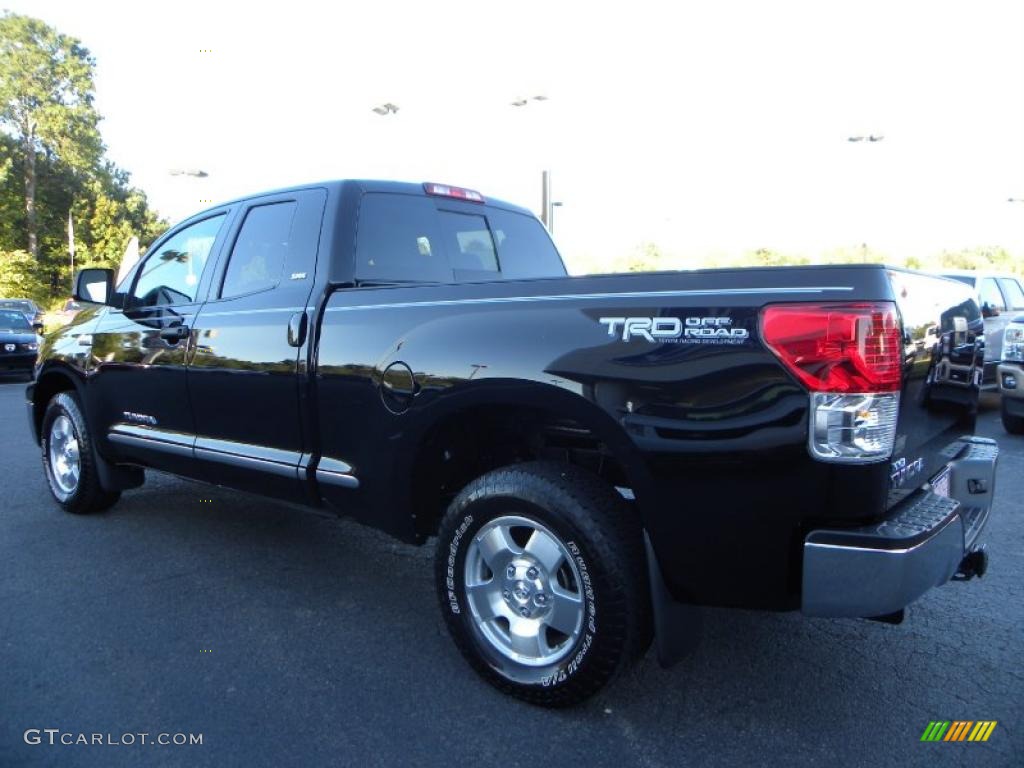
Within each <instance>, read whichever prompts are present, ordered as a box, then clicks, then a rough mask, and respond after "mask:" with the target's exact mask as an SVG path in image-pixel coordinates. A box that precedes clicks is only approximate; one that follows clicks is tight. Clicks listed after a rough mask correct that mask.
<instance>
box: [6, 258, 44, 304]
mask: <svg viewBox="0 0 1024 768" xmlns="http://www.w3.org/2000/svg"><path fill="white" fill-rule="evenodd" d="M39 271H40V269H39V263H38V262H37V261H36V260H35V259H33V258H32V256H30V255H29V254H27V253H25V251H0V296H9V297H12V298H19V299H34V300H35V301H37V302H40V303H44V302H45V301H46V299H47V298H48V296H47V291H46V290H45V284H44V282H43V280H41V279H40V275H39Z"/></svg>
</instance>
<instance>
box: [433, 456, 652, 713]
mask: <svg viewBox="0 0 1024 768" xmlns="http://www.w3.org/2000/svg"><path fill="white" fill-rule="evenodd" d="M437 586H438V593H439V597H440V600H441V609H442V611H443V612H444V616H445V620H446V622H447V624H448V629H449V631H450V632H451V635H452V637H453V639H454V640H455V642H456V644H457V645H458V646H459V648H460V650H461V651H462V653H463V655H464V656H465V657H466V658H467V659H468V660H469V662H470V664H472V665H473V667H474V668H476V670H477V671H478V672H479V673H480V674H481V675H482V676H483V677H484V678H485V679H487V680H488V681H489V682H490V683H492V684H493V685H495V686H496V687H497V688H499V689H500V690H502V691H505V692H506V693H511V694H513V695H515V696H518V697H519V698H522V699H525V700H527V701H530V702H532V703H535V704H541V705H544V706H567V705H571V704H575V703H578V702H580V701H582V700H584V699H586V698H587V697H589V696H591V695H592V694H593V693H595V692H596V691H597V690H598V689H600V688H601V687H602V686H604V685H605V684H606V683H607V682H608V681H609V680H610V679H611V678H612V677H613V676H614V675H615V674H616V672H618V671H619V670H620V669H622V668H623V667H624V666H625V664H626V663H627V662H629V661H631V660H633V659H634V658H636V657H638V656H639V655H640V654H641V653H642V652H643V651H644V650H645V649H646V647H647V645H648V644H649V643H650V618H649V616H650V598H649V595H648V586H647V581H646V578H645V569H644V561H643V548H642V536H641V530H640V526H639V524H638V522H637V521H636V520H635V518H634V517H633V516H632V515H631V510H629V509H627V508H626V507H625V505H624V503H623V501H622V499H621V498H620V497H619V496H618V494H617V493H616V492H615V491H614V489H612V488H611V487H609V486H608V485H606V484H605V483H603V482H601V481H600V480H599V479H598V478H597V477H595V476H593V475H591V474H589V473H587V472H585V471H583V470H580V469H578V468H576V467H573V466H570V465H560V464H554V463H545V462H532V463H527V464H519V465H515V466H511V467H506V468H504V469H499V470H495V471H494V472H490V473H488V474H486V475H484V476H483V477H480V478H478V479H477V480H475V481H473V482H472V483H470V484H469V485H468V486H467V487H466V488H465V489H463V491H462V492H461V493H460V494H459V495H458V496H457V497H456V499H455V500H454V501H453V502H452V504H451V506H450V507H449V509H448V512H447V514H446V515H445V518H444V520H443V521H442V523H441V530H440V533H439V539H438V551H437Z"/></svg>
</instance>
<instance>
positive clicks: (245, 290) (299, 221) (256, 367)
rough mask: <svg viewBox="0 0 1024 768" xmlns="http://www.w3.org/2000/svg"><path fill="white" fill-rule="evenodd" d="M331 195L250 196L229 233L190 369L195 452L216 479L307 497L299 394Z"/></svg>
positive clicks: (206, 474) (270, 492)
mask: <svg viewBox="0 0 1024 768" xmlns="http://www.w3.org/2000/svg"><path fill="white" fill-rule="evenodd" d="M325 200H326V192H325V191H324V190H321V189H313V190H303V191H299V192H290V193H287V194H282V195H276V196H268V197H263V198H257V199H252V200H248V201H246V203H245V204H244V206H243V207H242V209H241V210H240V211H239V215H238V217H237V219H236V222H235V225H234V226H233V227H232V231H231V232H230V233H229V235H228V238H227V243H226V245H225V248H224V249H223V253H222V257H221V259H220V260H219V262H218V264H217V267H216V270H215V273H214V276H213V281H212V285H211V289H210V297H209V300H208V301H207V303H206V304H205V306H204V307H203V309H202V311H201V312H200V313H199V316H198V317H197V318H196V320H195V322H194V324H193V328H194V332H195V340H196V341H195V347H194V351H193V353H192V356H191V359H190V361H189V369H188V386H189V392H190V395H191V399H192V404H193V411H194V413H195V419H196V434H197V437H196V445H195V453H196V458H197V460H198V461H199V462H200V463H201V465H202V469H201V472H202V476H203V477H204V479H207V480H209V481H211V482H215V483H218V484H221V485H228V486H237V487H244V488H246V489H249V490H254V491H258V492H260V493H264V494H268V495H274V496H278V497H281V498H286V499H297V500H301V499H302V497H303V491H302V484H301V483H300V481H299V466H300V464H301V463H302V462H303V456H304V454H305V453H308V452H309V447H308V438H307V436H306V435H304V434H303V429H302V418H301V416H302V413H301V403H300V399H301V397H302V395H303V393H304V391H305V387H304V384H305V380H306V371H307V363H308V351H309V337H310V335H311V334H310V332H309V330H310V325H311V324H310V320H311V317H310V314H309V313H310V312H311V310H309V309H308V304H309V301H310V296H311V293H312V289H313V284H314V277H315V268H316V258H317V248H318V245H319V239H320V224H321V220H322V218H323V212H324V203H325Z"/></svg>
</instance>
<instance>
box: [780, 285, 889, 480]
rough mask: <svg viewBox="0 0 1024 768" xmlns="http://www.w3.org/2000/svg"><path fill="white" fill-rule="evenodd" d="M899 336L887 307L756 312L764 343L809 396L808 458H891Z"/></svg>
mask: <svg viewBox="0 0 1024 768" xmlns="http://www.w3.org/2000/svg"><path fill="white" fill-rule="evenodd" d="M900 336H901V334H900V324H899V318H898V316H897V314H896V306H895V305H894V304H893V303H892V302H870V303H854V304H784V305H774V306H770V307H767V308H765V310H764V311H763V312H762V314H761V337H762V338H763V339H764V341H765V344H766V345H767V346H768V348H769V349H770V350H771V351H772V352H773V353H774V354H775V356H776V357H778V358H779V360H780V361H781V362H782V364H783V365H785V366H786V369H787V370H789V371H790V372H791V373H792V374H793V375H794V376H795V377H796V378H797V379H798V380H799V381H800V382H801V383H802V384H803V385H804V386H806V387H807V389H808V390H810V393H811V403H810V405H811V412H810V426H809V430H808V447H809V449H810V452H811V455H812V456H814V457H815V458H817V459H821V460H823V461H838V462H849V463H864V462H871V461H882V460H884V459H886V458H888V457H889V456H891V455H892V449H893V442H894V440H895V437H896V420H897V417H898V414H899V389H900V381H901V364H902V361H901V349H902V348H901V343H900Z"/></svg>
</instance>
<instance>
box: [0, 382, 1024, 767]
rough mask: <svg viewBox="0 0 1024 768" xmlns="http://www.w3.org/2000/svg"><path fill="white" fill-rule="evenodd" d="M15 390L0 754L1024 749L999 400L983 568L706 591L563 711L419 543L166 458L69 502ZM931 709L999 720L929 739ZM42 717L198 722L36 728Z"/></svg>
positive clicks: (1013, 465)
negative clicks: (987, 728)
mask: <svg viewBox="0 0 1024 768" xmlns="http://www.w3.org/2000/svg"><path fill="white" fill-rule="evenodd" d="M23 394H24V384H23V383H20V382H17V383H4V382H0V468H2V469H0V477H2V481H0V508H2V515H0V563H2V568H0V649H2V657H0V658H2V662H3V663H2V664H0V766H5V767H9V766H36V765H61V766H69V765H81V766H122V765H124V766H134V765H187V766H206V765H210V766H227V765H253V766H257V765H281V766H284V765H297V766H317V765H328V764H330V765H359V766H375V765H398V764H416V765H421V766H422V765H472V764H487V765H501V766H503V767H508V766H519V765H522V766H534V767H535V766H539V765H545V764H553V763H554V764H558V763H561V762H563V761H565V762H572V763H575V764H578V765H587V766H601V765H614V766H618V767H620V768H621V766H625V765H643V766H685V765H743V766H747V765H763V764H774V763H778V764H785V765H820V764H822V763H823V762H824V761H829V762H832V763H835V764H839V765H858V766H859V765H929V766H931V765H936V764H939V765H945V764H949V765H972V766H988V765H1003V766H1005V765H1022V764H1024V734H1022V728H1024V578H1022V576H1024V438H1020V437H1015V438H1013V437H1010V436H1009V435H1006V434H1005V433H1004V432H1003V430H1002V426H1001V425H1000V423H999V419H998V413H997V412H996V411H993V410H991V408H989V409H988V410H986V411H985V413H984V414H983V416H982V418H981V425H980V429H979V433H980V434H983V435H986V436H990V437H996V438H997V439H998V440H999V442H1000V445H1001V447H1002V454H1001V458H1000V467H999V478H998V490H997V502H996V508H995V510H994V513H993V517H992V520H991V522H990V524H989V528H988V531H987V540H988V543H989V550H990V552H991V570H990V572H989V574H988V575H987V576H986V577H985V578H984V579H983V580H981V581H973V582H970V583H968V584H951V585H948V586H946V587H944V588H942V589H939V590H935V591H933V592H931V593H930V594H928V595H927V596H926V597H925V598H924V599H922V600H921V601H920V602H919V603H918V604H916V605H915V606H913V607H912V609H911V610H910V611H909V613H908V619H907V621H906V622H905V623H904V624H903V625H902V626H898V627H894V626H889V625H884V624H879V623H873V622H867V621H845V620H844V621H831V620H810V619H804V618H802V617H800V616H799V615H765V614H759V613H746V612H725V611H723V612H709V613H708V614H707V616H706V620H705V627H704V634H703V639H702V642H701V644H700V646H699V648H698V649H697V651H696V652H695V653H694V654H693V655H691V656H690V657H689V658H687V659H685V660H684V661H682V662H681V663H680V664H678V665H677V666H675V667H674V668H672V669H670V670H663V669H661V668H660V667H659V666H658V664H657V661H656V660H655V658H654V655H653V652H652V653H651V654H648V656H647V658H646V659H645V660H644V662H643V663H642V664H641V665H640V666H639V667H638V668H637V669H635V670H634V671H633V672H631V673H630V674H628V675H626V676H625V677H623V678H621V679H620V680H619V681H618V682H617V683H616V684H615V685H613V686H612V687H610V688H609V689H607V690H606V691H605V692H603V693H602V694H601V695H600V696H599V697H597V698H596V699H595V700H592V701H591V702H589V703H588V704H587V705H585V706H583V707H581V708H578V709H575V710H570V711H558V712H551V711H545V710H541V709H537V708H534V707H531V706H529V705H526V704H522V703H519V702H517V701H515V700H512V699H509V698H506V697H504V696H502V695H500V694H498V693H497V692H495V691H494V690H492V689H491V688H490V687H489V686H488V685H486V684H485V683H483V682H482V681H480V680H479V679H478V678H477V677H476V675H475V674H474V673H473V672H472V671H471V670H470V668H469V667H468V666H467V665H466V664H465V663H464V662H463V661H462V659H461V657H460V656H459V654H458V652H457V651H456V650H455V648H454V646H453V645H452V643H451V642H450V641H449V639H448V637H447V634H446V632H445V629H444V626H443V623H442V619H441V616H440V613H439V611H438V607H437V601H436V599H435V596H434V593H433V583H432V578H431V559H430V556H431V551H430V549H429V548H422V549H417V548H414V547H408V546H405V545H401V544H398V543H395V542H393V541H391V540H390V539H388V538H386V537H384V536H382V535H379V534H377V533H375V532H373V531H370V530H367V529H364V528H361V527H359V526H357V525H355V524H353V523H350V522H347V521H337V520H335V519H333V518H328V517H326V516H324V515H321V514H317V513H307V512H303V511H297V510H296V509H293V508H290V507H285V506H279V505H277V504H275V503H272V502H268V501H263V500H260V499H257V498H254V497H249V496H245V495H243V494H239V493H235V492H232V491H226V490H223V489H219V488H212V487H208V486H204V485H200V484H195V483H190V482H186V481H182V480H177V479H174V478H170V477H165V476H160V475H157V474H155V473H151V474H150V475H149V478H148V480H147V483H146V485H145V486H143V487H142V488H140V489H138V490H136V491H132V492H129V493H127V494H125V496H124V497H123V499H122V501H121V502H120V503H119V504H118V505H117V506H115V507H114V508H113V509H112V510H111V511H109V512H107V513H105V514H102V515H98V516H92V517H74V516H71V515H66V514H64V513H62V512H61V511H59V510H58V508H57V507H56V506H55V505H54V504H53V503H52V502H51V501H50V497H49V494H48V492H47V489H46V487H45V481H44V479H43V475H42V470H41V467H40V466H39V459H38V449H37V448H36V446H35V445H34V444H33V443H32V442H31V439H30V437H29V430H28V425H27V423H26V419H25V414H24V407H23V404H22V403H23ZM940 719H942V720H973V721H977V720H996V721H998V726H997V727H996V728H995V730H994V732H993V733H992V736H991V737H990V739H989V741H988V742H987V743H979V744H974V743H957V744H953V743H922V742H920V740H919V739H920V737H921V734H922V732H923V731H924V729H925V726H926V725H927V724H928V722H929V721H931V720H940ZM46 728H59V729H61V731H62V732H71V733H73V734H77V733H86V734H92V733H103V734H108V733H109V734H113V735H115V736H117V735H120V734H124V733H142V732H146V733H150V734H152V735H153V736H155V735H156V734H157V733H161V732H165V733H170V734H175V733H186V734H187V733H192V734H200V733H201V734H202V736H203V743H202V745H191V746H174V745H166V746H161V745H150V744H147V745H140V744H138V743H136V744H134V745H131V746H128V745H121V746H110V745H89V746H86V745H74V744H73V745H61V744H59V743H58V744H55V745H53V746H51V745H49V744H48V743H47V742H46V741H45V734H44V735H43V743H42V744H39V745H28V744H26V743H25V740H24V733H25V731H26V730H27V729H40V730H41V729H46Z"/></svg>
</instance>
